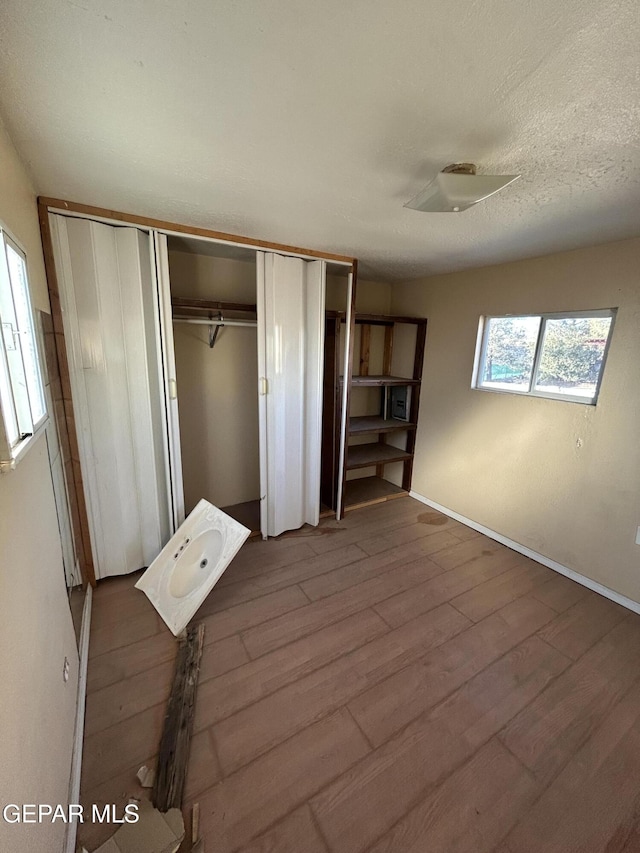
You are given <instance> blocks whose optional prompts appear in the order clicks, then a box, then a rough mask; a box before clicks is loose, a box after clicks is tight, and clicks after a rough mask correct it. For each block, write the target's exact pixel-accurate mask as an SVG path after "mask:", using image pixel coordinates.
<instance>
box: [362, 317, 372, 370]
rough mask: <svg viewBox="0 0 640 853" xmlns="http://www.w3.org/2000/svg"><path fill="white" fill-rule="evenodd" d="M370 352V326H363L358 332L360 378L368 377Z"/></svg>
mask: <svg viewBox="0 0 640 853" xmlns="http://www.w3.org/2000/svg"><path fill="white" fill-rule="evenodd" d="M370 351H371V326H370V325H369V324H368V323H367V324H366V325H363V327H362V330H361V332H360V376H368V375H369V355H370Z"/></svg>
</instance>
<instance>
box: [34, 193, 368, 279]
mask: <svg viewBox="0 0 640 853" xmlns="http://www.w3.org/2000/svg"><path fill="white" fill-rule="evenodd" d="M38 205H43V206H44V207H45V208H55V209H56V210H62V211H66V212H68V213H84V214H85V215H87V216H95V217H99V218H101V219H112V220H115V221H116V222H129V223H131V224H133V225H141V226H143V227H145V228H157V229H158V230H161V231H177V232H179V233H180V234H188V235H191V236H192V237H211V238H212V239H214V240H221V241H222V242H226V243H243V244H244V245H246V246H248V247H253V248H256V249H269V250H271V251H273V252H291V253H292V254H294V255H306V256H307V257H310V258H322V259H323V260H326V261H340V262H342V263H347V264H351V265H352V266H353V265H354V263H355V258H350V257H348V256H347V255H336V254H332V253H331V252H319V251H316V250H315V249H303V248H301V247H300V246H288V245H287V244H286V243H271V242H270V241H268V240H258V239H255V238H253V237H243V236H241V235H239V234H227V233H226V232H224V231H212V230H211V229H209V228H198V227H196V226H195V225H180V224H178V223H176V222H166V221H165V220H163V219H151V218H150V217H148V216H137V215H136V214H134V213H121V212H120V211H118V210H109V209H108V208H106V207H93V206H92V205H89V204H80V203H79V202H75V201H66V200H65V199H61V198H50V197H48V196H40V197H39V198H38Z"/></svg>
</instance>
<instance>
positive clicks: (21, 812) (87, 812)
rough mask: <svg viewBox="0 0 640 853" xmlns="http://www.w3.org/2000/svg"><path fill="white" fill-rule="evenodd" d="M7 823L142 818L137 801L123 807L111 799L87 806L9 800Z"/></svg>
mask: <svg viewBox="0 0 640 853" xmlns="http://www.w3.org/2000/svg"><path fill="white" fill-rule="evenodd" d="M2 817H3V820H4V821H5V823H57V822H58V821H59V822H60V823H73V822H74V821H75V822H76V823H115V824H122V823H137V822H138V821H139V820H140V815H139V813H138V804H137V803H128V804H127V805H126V806H125V807H124V808H123V809H118V807H117V806H115V805H113V804H111V803H107V804H106V805H103V806H99V805H97V804H96V803H94V804H93V805H92V806H91V808H90V809H88V808H87V809H85V808H84V806H81V805H80V803H68V804H65V805H62V804H60V803H58V804H57V805H51V804H50V803H22V804H21V805H17V804H16V803H7V805H6V806H4V808H3V809H2Z"/></svg>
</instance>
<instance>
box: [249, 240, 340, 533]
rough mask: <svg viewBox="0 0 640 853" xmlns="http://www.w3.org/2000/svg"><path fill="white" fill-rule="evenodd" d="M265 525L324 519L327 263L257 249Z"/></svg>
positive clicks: (283, 526)
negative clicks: (322, 463) (322, 460)
mask: <svg viewBox="0 0 640 853" xmlns="http://www.w3.org/2000/svg"><path fill="white" fill-rule="evenodd" d="M257 266H258V269H257V279H258V292H257V309H258V374H259V394H260V399H259V409H260V483H261V502H260V512H261V529H262V535H263V536H277V535H278V534H280V533H283V532H284V531H285V530H296V529H297V528H299V527H301V526H302V525H303V524H312V525H316V524H318V522H319V519H320V456H321V440H322V379H323V365H324V304H325V281H326V264H325V262H324V261H305V260H302V259H301V258H295V257H288V256H284V255H277V254H271V253H266V252H258V253H257Z"/></svg>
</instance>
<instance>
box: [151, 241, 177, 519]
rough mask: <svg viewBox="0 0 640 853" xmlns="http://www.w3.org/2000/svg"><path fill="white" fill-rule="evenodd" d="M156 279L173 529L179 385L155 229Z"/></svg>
mask: <svg viewBox="0 0 640 853" xmlns="http://www.w3.org/2000/svg"><path fill="white" fill-rule="evenodd" d="M153 246H154V256H155V279H156V288H157V291H156V292H157V299H158V312H159V317H158V320H159V326H158V327H159V332H160V337H159V345H160V350H161V363H162V375H163V391H164V400H165V403H166V422H165V427H166V434H165V441H164V448H165V465H166V470H167V479H168V491H169V499H170V506H171V516H172V518H171V522H172V527H173V530H172V531H171V532H172V533H173V532H175V531H176V530H177V529H178V527H180V525H181V524H182V522H183V521H184V486H183V482H182V454H181V450H180V420H179V416H178V385H177V381H176V356H175V350H174V343H173V317H172V310H171V281H170V277H169V252H168V249H167V237H166V234H158V233H157V232H154V235H153Z"/></svg>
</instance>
